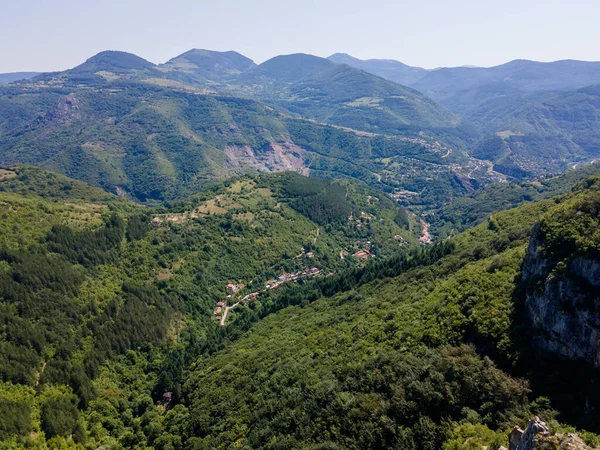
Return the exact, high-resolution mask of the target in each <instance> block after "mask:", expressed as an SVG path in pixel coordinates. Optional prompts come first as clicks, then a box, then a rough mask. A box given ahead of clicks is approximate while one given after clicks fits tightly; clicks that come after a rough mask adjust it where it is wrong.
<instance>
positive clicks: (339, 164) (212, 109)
mask: <svg viewBox="0 0 600 450" xmlns="http://www.w3.org/2000/svg"><path fill="white" fill-rule="evenodd" d="M93 86H95V87H91V86H87V87H85V88H84V87H80V88H76V89H72V88H67V87H54V88H50V87H47V86H43V85H39V84H31V85H23V86H11V87H10V88H9V87H6V88H3V89H0V135H1V137H2V139H1V140H0V163H3V164H14V163H20V164H33V165H38V166H41V167H44V168H48V169H50V170H53V171H56V172H60V173H63V174H65V175H68V176H70V177H72V178H76V179H80V180H83V181H86V182H88V183H90V184H93V185H96V186H101V187H103V188H105V189H107V190H110V191H111V192H113V193H119V194H123V195H126V196H128V197H129V198H133V199H136V200H140V201H160V200H163V199H174V198H181V197H184V196H186V195H190V194H191V193H193V192H196V191H197V190H198V189H203V188H204V187H206V186H208V185H211V184H214V183H215V182H218V181H222V180H224V179H227V178H229V177H231V176H235V175H239V174H245V173H257V172H272V171H281V170H294V171H300V172H303V173H313V174H315V175H317V176H319V177H324V178H329V177H336V178H339V177H346V178H353V179H356V180H360V181H363V182H366V183H368V184H370V185H372V186H377V187H380V188H383V189H385V190H386V191H388V192H393V191H400V190H408V191H411V192H414V193H415V197H414V198H413V199H412V200H411V201H412V202H413V203H415V204H423V205H430V204H433V203H436V202H439V201H448V200H450V199H451V198H454V197H456V196H460V195H462V194H463V193H464V192H467V191H468V190H469V189H472V185H477V184H478V183H482V182H486V181H490V180H491V179H493V177H491V176H490V174H489V173H488V172H487V171H486V170H485V167H480V169H482V170H474V169H476V168H477V164H478V163H477V161H474V160H472V159H469V158H468V157H467V156H466V155H465V154H464V153H463V152H457V151H451V150H450V148H448V147H446V146H444V145H441V144H439V143H436V142H435V141H433V140H429V139H424V138H397V137H389V136H383V135H373V134H365V133H362V134H361V133H358V132H354V131H352V130H346V129H342V128H334V127H330V126H326V125H321V124H318V123H314V122H311V121H307V120H301V119H293V118H289V117H286V116H284V115H282V114H280V113H278V112H276V111H275V110H273V109H272V108H270V107H268V106H265V105H263V104H260V103H257V102H255V101H252V100H247V99H240V98H235V97H224V96H215V95H200V94H198V93H197V92H188V91H182V90H178V89H172V88H161V87H157V86H155V85H150V84H148V83H131V82H128V83H123V82H117V81H115V82H111V83H108V84H100V85H95V84H94V85H93ZM457 176H458V177H459V178H460V179H461V180H462V181H457V178H456V177H457Z"/></svg>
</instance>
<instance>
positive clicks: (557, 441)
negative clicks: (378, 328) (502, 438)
mask: <svg viewBox="0 0 600 450" xmlns="http://www.w3.org/2000/svg"><path fill="white" fill-rule="evenodd" d="M508 441H509V442H508V450H536V449H548V448H557V449H558V448H561V449H562V448H565V449H572V450H588V449H589V450H591V447H589V446H588V445H586V444H585V442H584V441H583V439H581V438H580V437H579V436H578V435H576V434H571V433H569V434H567V435H562V434H552V433H550V429H549V428H548V426H547V425H546V423H545V422H543V421H542V420H540V418H539V417H536V418H535V419H533V420H530V421H529V423H528V424H527V428H525V431H523V430H521V429H520V428H519V427H517V426H515V427H514V428H513V429H512V431H511V432H510V433H509V435H508ZM502 448H503V447H500V448H499V449H498V450H501V449H502Z"/></svg>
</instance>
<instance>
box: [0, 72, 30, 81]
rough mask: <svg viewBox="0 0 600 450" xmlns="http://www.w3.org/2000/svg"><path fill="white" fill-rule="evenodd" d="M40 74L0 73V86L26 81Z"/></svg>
mask: <svg viewBox="0 0 600 450" xmlns="http://www.w3.org/2000/svg"><path fill="white" fill-rule="evenodd" d="M39 74H40V72H10V73H0V84H8V83H12V82H13V81H19V80H28V79H30V78H33V77H35V76H37V75H39Z"/></svg>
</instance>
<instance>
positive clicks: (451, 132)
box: [232, 54, 468, 142]
mask: <svg viewBox="0 0 600 450" xmlns="http://www.w3.org/2000/svg"><path fill="white" fill-rule="evenodd" d="M232 84H233V85H234V87H233V89H234V92H239V93H240V94H242V95H250V96H252V97H255V98H257V99H259V100H262V101H266V102H270V103H273V104H274V105H276V106H278V107H281V108H284V109H285V110H286V111H289V112H291V113H294V114H300V115H303V116H306V117H310V118H314V119H316V120H319V121H323V122H327V123H331V124H334V125H342V126H346V127H350V128H355V129H359V130H363V131H369V132H376V133H388V134H400V135H409V136H410V135H412V136H414V135H418V134H419V133H420V132H424V133H426V134H429V135H433V136H436V137H441V138H442V139H446V140H448V141H449V142H452V141H460V140H461V139H463V138H468V135H467V134H465V131H464V130H460V129H459V128H458V127H459V126H460V120H459V119H458V118H457V117H456V116H454V115H453V114H452V113H450V112H449V111H447V110H445V109H444V108H443V107H440V106H439V105H437V104H435V103H434V102H433V101H431V100H430V99H428V98H427V97H425V96H423V95H421V94H420V93H418V92H416V91H414V90H412V89H410V88H407V87H404V86H400V85H398V84H395V83H392V82H389V81H387V80H384V79H383V78H379V77H376V76H373V75H371V74H368V73H366V72H363V71H361V70H358V69H355V68H352V67H350V66H347V65H341V64H335V63H334V62H332V61H329V60H327V59H323V58H318V57H316V56H312V55H305V54H296V55H287V56H277V57H275V58H273V59H271V60H269V61H266V62H264V63H262V64H260V65H259V66H257V67H256V68H254V69H252V70H249V71H247V72H246V73H244V74H242V75H241V76H240V77H239V79H238V80H237V81H234V82H232Z"/></svg>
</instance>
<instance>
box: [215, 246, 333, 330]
mask: <svg viewBox="0 0 600 450" xmlns="http://www.w3.org/2000/svg"><path fill="white" fill-rule="evenodd" d="M306 255H307V256H308V253H307V254H306ZM320 273H321V271H320V270H319V269H318V268H316V267H311V268H308V269H304V270H302V271H300V272H296V273H284V274H283V275H281V276H279V277H277V279H276V280H270V281H269V282H268V283H267V285H266V286H265V290H266V289H277V288H278V287H279V286H281V285H282V284H284V283H287V282H288V281H297V280H298V279H300V278H303V277H310V276H314V275H318V274H320ZM331 275H333V273H329V274H328V276H331ZM243 287H244V286H243V285H235V284H233V283H229V284H228V285H227V290H228V291H231V292H232V294H236V293H237V292H239V291H240V289H242V288H243ZM260 294H261V291H256V292H252V293H250V294H248V295H246V296H244V297H242V298H241V299H240V300H239V302H240V303H243V302H246V301H248V300H254V299H255V298H256V297H258V296H259V295H260ZM227 298H228V299H230V298H232V295H231V294H230V295H228V296H227ZM237 305H238V303H235V304H234V305H233V306H231V307H230V308H233V307H235V306H237ZM226 308H227V305H226V304H225V302H217V305H216V306H215V309H214V311H213V313H214V315H215V317H216V318H217V319H218V320H221V319H222V318H223V314H225V309H226ZM223 322H224V321H223ZM222 324H223V323H222ZM222 324H221V325H222Z"/></svg>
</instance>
